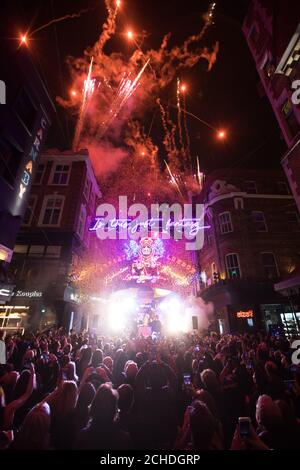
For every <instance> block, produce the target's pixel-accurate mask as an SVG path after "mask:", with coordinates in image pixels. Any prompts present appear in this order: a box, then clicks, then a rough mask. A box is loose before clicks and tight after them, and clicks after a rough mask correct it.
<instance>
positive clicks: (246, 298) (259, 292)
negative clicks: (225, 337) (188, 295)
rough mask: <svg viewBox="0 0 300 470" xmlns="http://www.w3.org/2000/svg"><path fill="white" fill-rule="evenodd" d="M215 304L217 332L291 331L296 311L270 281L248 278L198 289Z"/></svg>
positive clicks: (274, 332) (293, 329)
mask: <svg viewBox="0 0 300 470" xmlns="http://www.w3.org/2000/svg"><path fill="white" fill-rule="evenodd" d="M200 295H201V297H202V298H203V300H204V301H205V302H212V303H213V305H214V314H215V322H214V325H213V327H215V328H216V329H217V330H218V331H219V333H221V334H224V333H228V332H231V333H253V332H255V331H265V332H267V333H271V334H277V333H278V332H281V333H284V334H287V335H291V334H292V333H293V332H295V328H292V324H293V325H294V326H295V321H294V317H295V315H294V314H293V312H291V307H290V304H289V302H288V301H287V299H285V298H284V297H283V296H282V295H280V294H279V293H277V292H275V291H274V288H273V285H272V284H271V283H268V282H266V283H263V282H254V281H247V280H241V279H240V280H224V281H220V282H218V283H216V284H214V285H212V286H210V287H208V288H206V289H204V290H203V291H202V292H201V294H200Z"/></svg>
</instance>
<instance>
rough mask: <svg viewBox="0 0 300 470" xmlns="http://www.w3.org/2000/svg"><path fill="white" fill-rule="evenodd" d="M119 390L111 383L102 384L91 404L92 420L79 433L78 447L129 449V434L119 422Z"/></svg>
mask: <svg viewBox="0 0 300 470" xmlns="http://www.w3.org/2000/svg"><path fill="white" fill-rule="evenodd" d="M118 398H119V396H118V392H117V391H116V390H114V389H113V388H112V387H111V385H109V384H103V385H101V386H100V387H99V388H98V390H97V393H96V395H95V398H94V399H93V402H92V405H91V413H90V415H91V422H90V424H89V425H88V427H87V428H85V429H83V430H82V431H81V433H80V435H79V439H78V444H77V448H78V449H94V450H128V449H130V448H131V447H132V444H131V441H130V437H129V434H128V433H126V432H124V431H123V430H122V429H121V428H120V426H119V424H118V422H117V419H116V418H117V405H118Z"/></svg>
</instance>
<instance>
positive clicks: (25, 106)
mask: <svg viewBox="0 0 300 470" xmlns="http://www.w3.org/2000/svg"><path fill="white" fill-rule="evenodd" d="M14 110H15V113H16V114H17V116H18V118H19V119H20V121H21V122H22V124H24V125H25V127H26V129H27V130H28V131H29V132H30V134H32V131H33V128H34V124H35V119H36V115H37V110H36V108H35V106H34V104H33V102H32V100H31V97H30V96H29V94H28V92H27V91H26V90H25V89H23V90H22V91H21V93H20V95H19V97H18V98H17V101H16V104H15V107H14Z"/></svg>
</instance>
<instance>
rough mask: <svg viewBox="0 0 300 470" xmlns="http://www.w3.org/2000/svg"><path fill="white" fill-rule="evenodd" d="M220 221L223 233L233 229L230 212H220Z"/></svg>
mask: <svg viewBox="0 0 300 470" xmlns="http://www.w3.org/2000/svg"><path fill="white" fill-rule="evenodd" d="M219 222H220V231H221V233H229V232H232V231H233V228H232V223H231V215H230V212H222V214H219Z"/></svg>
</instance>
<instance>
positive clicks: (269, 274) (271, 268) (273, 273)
mask: <svg viewBox="0 0 300 470" xmlns="http://www.w3.org/2000/svg"><path fill="white" fill-rule="evenodd" d="M261 258H262V263H263V266H264V271H265V277H266V278H267V279H276V278H277V277H278V269H277V264H276V260H275V256H274V254H273V253H261Z"/></svg>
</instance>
